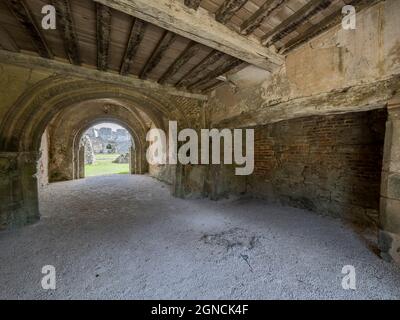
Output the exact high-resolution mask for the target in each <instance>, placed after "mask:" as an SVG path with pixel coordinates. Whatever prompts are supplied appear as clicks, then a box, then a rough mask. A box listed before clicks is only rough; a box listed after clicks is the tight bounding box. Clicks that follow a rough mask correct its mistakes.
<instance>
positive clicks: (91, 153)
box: [77, 122, 136, 178]
mask: <svg viewBox="0 0 400 320" xmlns="http://www.w3.org/2000/svg"><path fill="white" fill-rule="evenodd" d="M135 149H136V148H135V142H134V140H133V138H132V136H131V134H130V133H129V131H128V130H127V129H125V128H124V127H122V126H120V125H118V124H115V123H112V122H103V123H100V124H97V125H94V126H92V127H90V128H89V129H87V130H86V131H85V132H84V133H83V135H82V137H81V139H80V143H79V152H78V155H77V156H78V162H79V177H80V178H87V177H95V176H101V175H112V174H133V173H135V171H136V165H135V164H136V161H135Z"/></svg>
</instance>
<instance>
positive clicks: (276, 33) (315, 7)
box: [261, 0, 333, 47]
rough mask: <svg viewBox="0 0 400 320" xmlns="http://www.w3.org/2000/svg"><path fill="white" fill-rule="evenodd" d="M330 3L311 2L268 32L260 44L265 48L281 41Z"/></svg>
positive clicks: (326, 1)
mask: <svg viewBox="0 0 400 320" xmlns="http://www.w3.org/2000/svg"><path fill="white" fill-rule="evenodd" d="M332 2H333V0H311V1H310V2H308V3H307V4H306V5H305V6H303V7H302V8H301V9H300V10H298V11H296V12H295V13H294V14H293V15H291V16H290V17H289V18H287V19H286V20H285V21H283V22H282V23H281V24H279V25H278V26H276V27H275V28H274V29H273V30H271V31H270V32H268V33H267V34H266V35H265V36H264V37H263V38H262V39H261V43H262V44H263V45H265V46H267V47H269V46H271V45H273V44H274V43H275V42H277V41H279V40H281V39H283V38H284V37H286V36H287V35H288V34H290V33H292V32H293V31H295V30H296V28H297V27H298V26H300V25H302V24H304V23H305V22H307V20H308V19H310V18H312V17H313V16H315V15H316V14H318V13H319V12H321V11H323V10H325V9H327V8H328V7H329V6H330V5H331V4H332Z"/></svg>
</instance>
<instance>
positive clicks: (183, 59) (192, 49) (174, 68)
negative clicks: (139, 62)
mask: <svg viewBox="0 0 400 320" xmlns="http://www.w3.org/2000/svg"><path fill="white" fill-rule="evenodd" d="M200 48H201V45H200V44H198V43H196V42H193V41H191V42H190V43H189V44H188V45H187V47H186V49H185V50H184V51H183V52H182V54H181V55H180V56H179V57H178V58H177V59H176V60H175V61H174V63H173V64H171V66H170V67H169V68H168V70H167V71H166V72H165V73H164V74H163V75H162V77H161V78H160V79H159V80H158V83H160V84H164V83H165V82H166V81H168V80H169V79H170V78H171V77H173V76H174V75H175V74H176V73H177V72H178V71H179V70H180V69H181V68H182V66H184V65H185V64H186V63H187V62H188V61H189V60H190V59H192V58H193V57H194V56H195V55H196V54H197V53H198V52H199V50H200Z"/></svg>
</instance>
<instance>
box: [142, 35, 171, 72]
mask: <svg viewBox="0 0 400 320" xmlns="http://www.w3.org/2000/svg"><path fill="white" fill-rule="evenodd" d="M175 38H176V35H175V34H174V33H172V32H169V31H165V32H164V35H163V37H162V39H161V40H160V42H159V43H158V45H157V47H156V48H155V49H154V51H153V53H152V55H151V57H150V59H149V60H148V61H147V62H146V64H145V66H144V68H143V70H142V71H141V72H140V75H139V78H140V79H146V78H147V76H148V74H149V73H150V72H151V71H152V70H153V69H154V68H155V67H156V66H157V65H158V64H159V63H160V61H161V59H162V57H163V54H164V53H165V51H166V50H167V49H168V48H169V47H170V46H171V44H172V43H173V42H174V40H175Z"/></svg>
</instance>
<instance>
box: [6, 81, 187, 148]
mask: <svg viewBox="0 0 400 320" xmlns="http://www.w3.org/2000/svg"><path fill="white" fill-rule="evenodd" d="M94 99H119V100H120V101H124V102H125V103H126V102H128V103H130V104H132V105H134V106H135V107H136V108H138V109H140V110H141V111H143V112H144V113H146V114H148V115H149V116H150V117H152V119H153V120H154V122H155V124H156V125H157V126H163V124H164V122H165V119H175V120H178V121H180V123H182V124H183V125H185V124H188V123H189V122H188V120H187V119H186V117H185V112H183V111H182V110H179V106H178V105H175V104H173V103H172V102H171V101H170V100H169V98H165V97H161V96H160V95H159V94H157V93H153V92H151V93H148V92H145V90H143V89H138V90H133V89H132V88H130V87H127V86H124V85H118V86H117V85H114V84H108V83H107V84H105V83H100V82H97V81H90V80H80V79H74V78H70V77H63V76H55V77H51V78H48V79H45V80H42V81H41V82H40V83H38V84H37V85H35V86H33V87H32V88H31V89H30V90H28V91H27V92H26V93H24V94H23V95H22V96H21V97H20V98H19V99H18V101H17V102H16V103H15V104H14V106H13V108H11V111H10V112H9V113H8V114H7V115H6V117H5V119H4V121H3V122H2V123H1V125H0V148H1V150H4V151H34V150H38V147H39V145H40V137H41V134H43V132H44V130H45V127H46V126H47V125H48V123H49V122H50V121H51V119H52V118H53V117H54V116H55V115H56V114H57V113H58V112H60V111H61V110H63V109H64V108H67V107H68V106H71V105H73V104H75V103H79V102H82V101H89V100H94ZM163 119H164V120H163Z"/></svg>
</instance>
